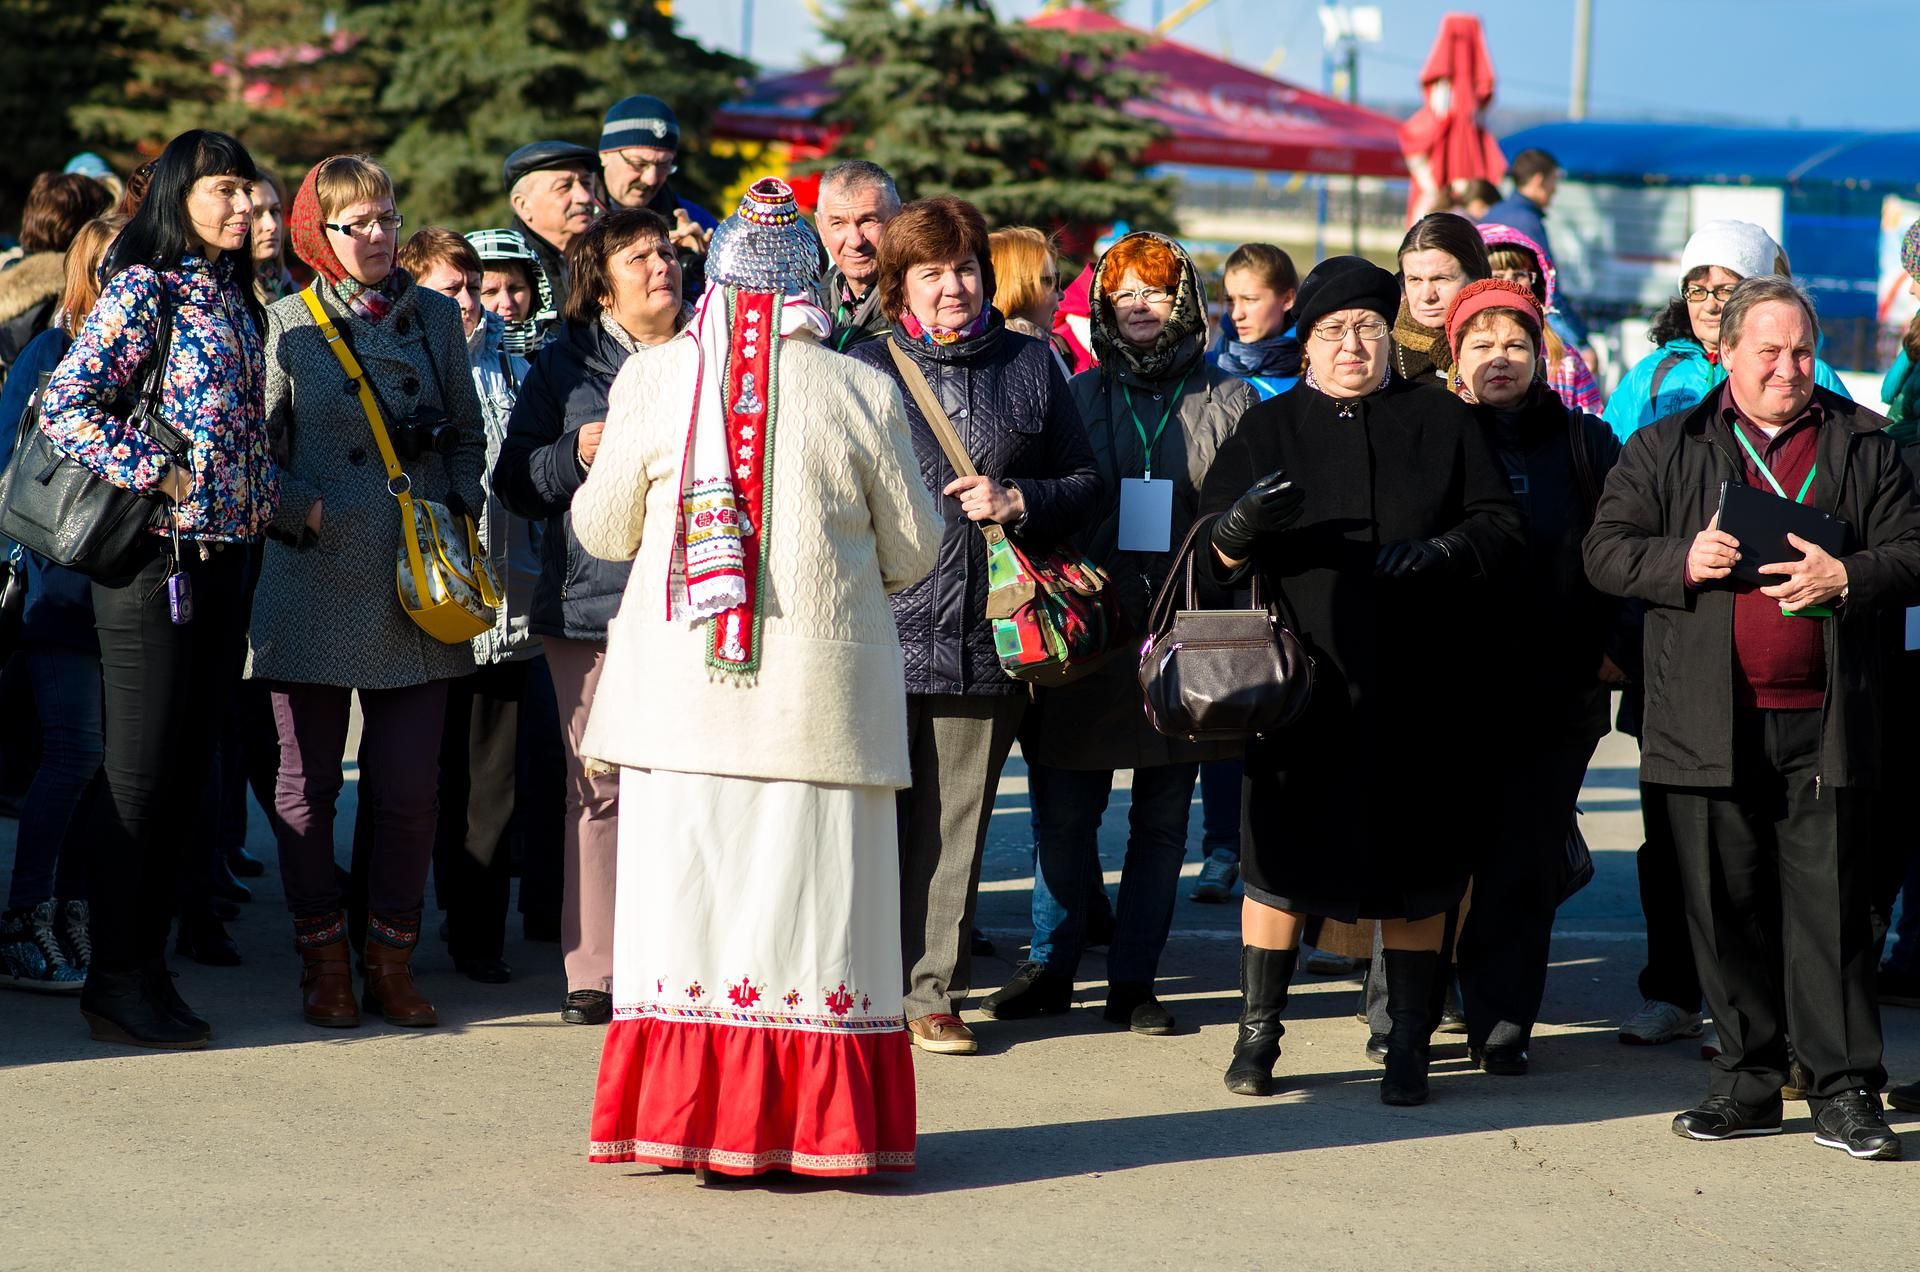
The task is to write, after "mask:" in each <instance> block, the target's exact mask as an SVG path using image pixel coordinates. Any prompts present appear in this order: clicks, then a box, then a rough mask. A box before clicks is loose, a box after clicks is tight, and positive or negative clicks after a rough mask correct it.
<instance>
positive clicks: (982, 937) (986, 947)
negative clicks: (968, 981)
mask: <svg viewBox="0 0 1920 1272" xmlns="http://www.w3.org/2000/svg"><path fill="white" fill-rule="evenodd" d="M967 942H968V945H967V948H969V949H971V950H972V951H973V956H974V957H975V958H992V957H993V955H994V952H995V951H994V948H993V942H992V941H989V940H988V939H987V934H986V933H984V932H982V931H981V930H980V929H979V928H970V929H968V931H967Z"/></svg>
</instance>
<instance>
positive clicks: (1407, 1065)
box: [1380, 950, 1440, 1104]
mask: <svg viewBox="0 0 1920 1272" xmlns="http://www.w3.org/2000/svg"><path fill="white" fill-rule="evenodd" d="M1380 961H1381V963H1382V964H1383V965H1384V967H1385V968H1386V975H1387V1015H1388V1016H1390V1017H1391V1018H1392V1019H1393V1031H1392V1032H1391V1033H1389V1034H1388V1035H1387V1072H1386V1076H1384V1077H1382V1078H1381V1079H1380V1102H1381V1103H1382V1104H1425V1103H1426V1102H1427V1059H1428V1050H1429V1047H1430V1046H1431V1044H1432V1041H1433V1027H1434V1025H1435V1024H1436V1023H1438V1021H1439V1015H1440V1000H1439V996H1438V994H1437V993H1436V986H1437V985H1438V983H1439V976H1440V955H1439V953H1438V952H1437V951H1435V950H1382V951H1381V952H1380Z"/></svg>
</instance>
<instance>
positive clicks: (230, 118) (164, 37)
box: [72, 0, 379, 184]
mask: <svg viewBox="0 0 1920 1272" xmlns="http://www.w3.org/2000/svg"><path fill="white" fill-rule="evenodd" d="M104 16H105V18H106V20H107V21H108V22H109V23H110V24H112V26H113V28H114V31H113V36H112V38H111V39H110V40H109V41H108V48H109V51H110V52H111V53H112V54H113V55H114V56H117V57H118V58H120V59H121V60H122V61H123V62H124V64H125V67H126V71H125V73H124V74H123V75H121V76H116V77H112V78H108V79H105V80H103V81H101V82H99V83H98V84H96V85H95V87H94V91H93V92H92V93H91V94H90V95H89V100H88V101H87V102H85V103H84V104H82V105H79V106H76V107H75V108H74V109H73V111H72V120H73V123H74V125H75V127H76V128H77V129H78V131H79V132H80V134H81V136H82V138H83V139H84V140H87V141H90V142H95V143H97V144H99V146H100V147H101V149H102V150H103V151H104V152H105V153H106V155H107V158H108V159H109V160H110V161H112V162H114V164H115V166H116V167H118V168H120V169H121V170H122V171H126V170H128V169H130V168H132V167H134V166H137V165H138V164H140V163H143V162H145V161H146V160H147V159H150V158H152V157H153V156H154V155H156V154H158V153H159V152H160V150H161V148H162V147H163V146H165V145H166V143H167V141H168V140H169V139H171V138H172V137H174V136H176V135H178V134H179V133H182V132H185V131H186V130H188V129H190V128H213V129H219V130H221V131H223V132H229V133H232V134H233V135H234V136H236V137H238V138H240V140H241V141H242V142H244V143H245V144H246V147H247V149H248V151H249V152H251V153H252V155H253V157H254V159H255V160H256V161H257V162H259V163H262V164H265V165H266V166H268V167H269V168H271V169H273V170H274V172H275V173H276V174H277V175H279V176H280V178H281V180H282V181H283V182H287V183H289V184H294V183H298V182H299V180H300V179H301V177H303V176H304V175H305V174H306V170H307V168H308V167H309V166H311V165H312V164H313V163H314V162H315V161H317V160H319V159H322V158H324V157H325V156H327V155H329V154H332V153H335V152H337V151H341V150H364V149H368V148H369V147H370V146H377V145H378V142H379V138H378V137H377V136H370V135H369V133H368V127H369V124H370V122H371V120H370V114H371V107H372V104H373V99H374V83H373V79H372V76H371V75H370V74H369V73H368V71H367V69H366V67H365V66H364V64H363V63H362V59H361V58H360V56H359V50H358V48H357V41H356V40H355V38H354V37H353V36H352V35H351V34H350V33H348V32H347V31H346V30H344V29H342V28H340V27H338V26H337V25H336V21H335V17H334V15H333V14H332V13H330V12H328V11H327V10H326V9H325V8H323V7H322V6H319V5H315V4H313V3H312V2H311V0H175V2H173V3H165V4H148V3H112V4H108V5H106V6H105V8H104Z"/></svg>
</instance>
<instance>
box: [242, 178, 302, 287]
mask: <svg viewBox="0 0 1920 1272" xmlns="http://www.w3.org/2000/svg"><path fill="white" fill-rule="evenodd" d="M285 204H286V196H285V194H284V193H283V192H282V191H281V189H280V179H279V178H278V177H276V176H274V175H273V174H272V173H271V172H268V171H267V170H266V169H265V168H262V169H260V179H259V180H258V181H256V182H254V183H253V238H252V240H251V242H250V244H249V247H250V249H251V250H252V252H253V289H254V291H255V292H257V293H259V296H260V303H261V304H263V305H271V304H272V303H273V302H274V301H276V300H279V299H281V298H282V297H285V296H291V295H293V293H294V291H295V286H294V281H293V275H292V274H290V273H288V272H287V214H286V212H285V211H284V206H285Z"/></svg>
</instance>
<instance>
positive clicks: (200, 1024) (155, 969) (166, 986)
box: [140, 958, 213, 1038]
mask: <svg viewBox="0 0 1920 1272" xmlns="http://www.w3.org/2000/svg"><path fill="white" fill-rule="evenodd" d="M140 976H141V982H142V983H143V984H144V985H146V987H147V992H148V993H149V994H151V995H152V996H153V999H154V1001H155V1002H157V1003H159V1004H160V1005H161V1006H162V1007H165V1008H166V1009H167V1010H168V1011H170V1012H172V1013H173V1018H174V1019H175V1020H177V1021H179V1022H181V1023H182V1024H184V1025H187V1026H188V1027H190V1028H193V1029H198V1030H199V1031H200V1032H202V1033H204V1034H205V1035H206V1036H207V1037H209V1038H211V1037H213V1026H212V1025H210V1024H208V1023H207V1022H206V1020H205V1019H203V1018H202V1017H201V1015H200V1013H199V1012H197V1011H195V1010H194V1009H193V1008H191V1007H189V1006H187V1000H186V999H184V998H182V997H180V990H179V987H178V986H176V985H175V984H174V982H175V981H177V980H179V979H180V973H178V972H176V971H174V970H172V969H171V968H169V967H168V966H167V963H166V960H165V959H161V958H156V959H153V960H151V961H150V962H148V963H147V964H146V966H145V967H143V968H142V969H141V972H140Z"/></svg>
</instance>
